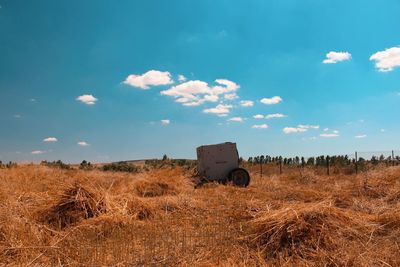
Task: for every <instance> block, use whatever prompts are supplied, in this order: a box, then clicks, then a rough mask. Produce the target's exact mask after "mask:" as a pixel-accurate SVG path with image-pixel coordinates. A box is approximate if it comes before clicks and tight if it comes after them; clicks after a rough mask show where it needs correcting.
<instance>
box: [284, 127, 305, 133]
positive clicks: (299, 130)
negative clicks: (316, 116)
mask: <svg viewBox="0 0 400 267" xmlns="http://www.w3.org/2000/svg"><path fill="white" fill-rule="evenodd" d="M282 131H283V132H284V133H285V134H291V133H302V132H307V129H305V128H299V127H285V128H283V130H282Z"/></svg>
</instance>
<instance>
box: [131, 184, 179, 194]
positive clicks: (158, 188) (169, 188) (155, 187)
mask: <svg viewBox="0 0 400 267" xmlns="http://www.w3.org/2000/svg"><path fill="white" fill-rule="evenodd" d="M135 189H136V193H137V194H138V195H139V196H141V197H159V196H164V195H176V194H177V189H176V188H175V186H174V185H172V184H168V183H165V182H156V181H148V180H141V181H138V182H137V183H136V186H135Z"/></svg>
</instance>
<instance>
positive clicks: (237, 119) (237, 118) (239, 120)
mask: <svg viewBox="0 0 400 267" xmlns="http://www.w3.org/2000/svg"><path fill="white" fill-rule="evenodd" d="M228 121H235V122H243V118H242V117H233V118H230V119H229V120H228Z"/></svg>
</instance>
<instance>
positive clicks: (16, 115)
mask: <svg viewBox="0 0 400 267" xmlns="http://www.w3.org/2000/svg"><path fill="white" fill-rule="evenodd" d="M21 117H22V116H21V115H19V114H15V115H14V118H16V119H20V118H21Z"/></svg>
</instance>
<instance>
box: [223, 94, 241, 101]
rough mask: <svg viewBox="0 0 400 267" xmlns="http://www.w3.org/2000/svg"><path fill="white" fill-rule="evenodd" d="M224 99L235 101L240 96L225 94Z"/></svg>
mask: <svg viewBox="0 0 400 267" xmlns="http://www.w3.org/2000/svg"><path fill="white" fill-rule="evenodd" d="M224 98H225V99H226V100H235V99H237V98H239V97H238V95H237V94H236V93H232V94H225V95H224Z"/></svg>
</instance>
